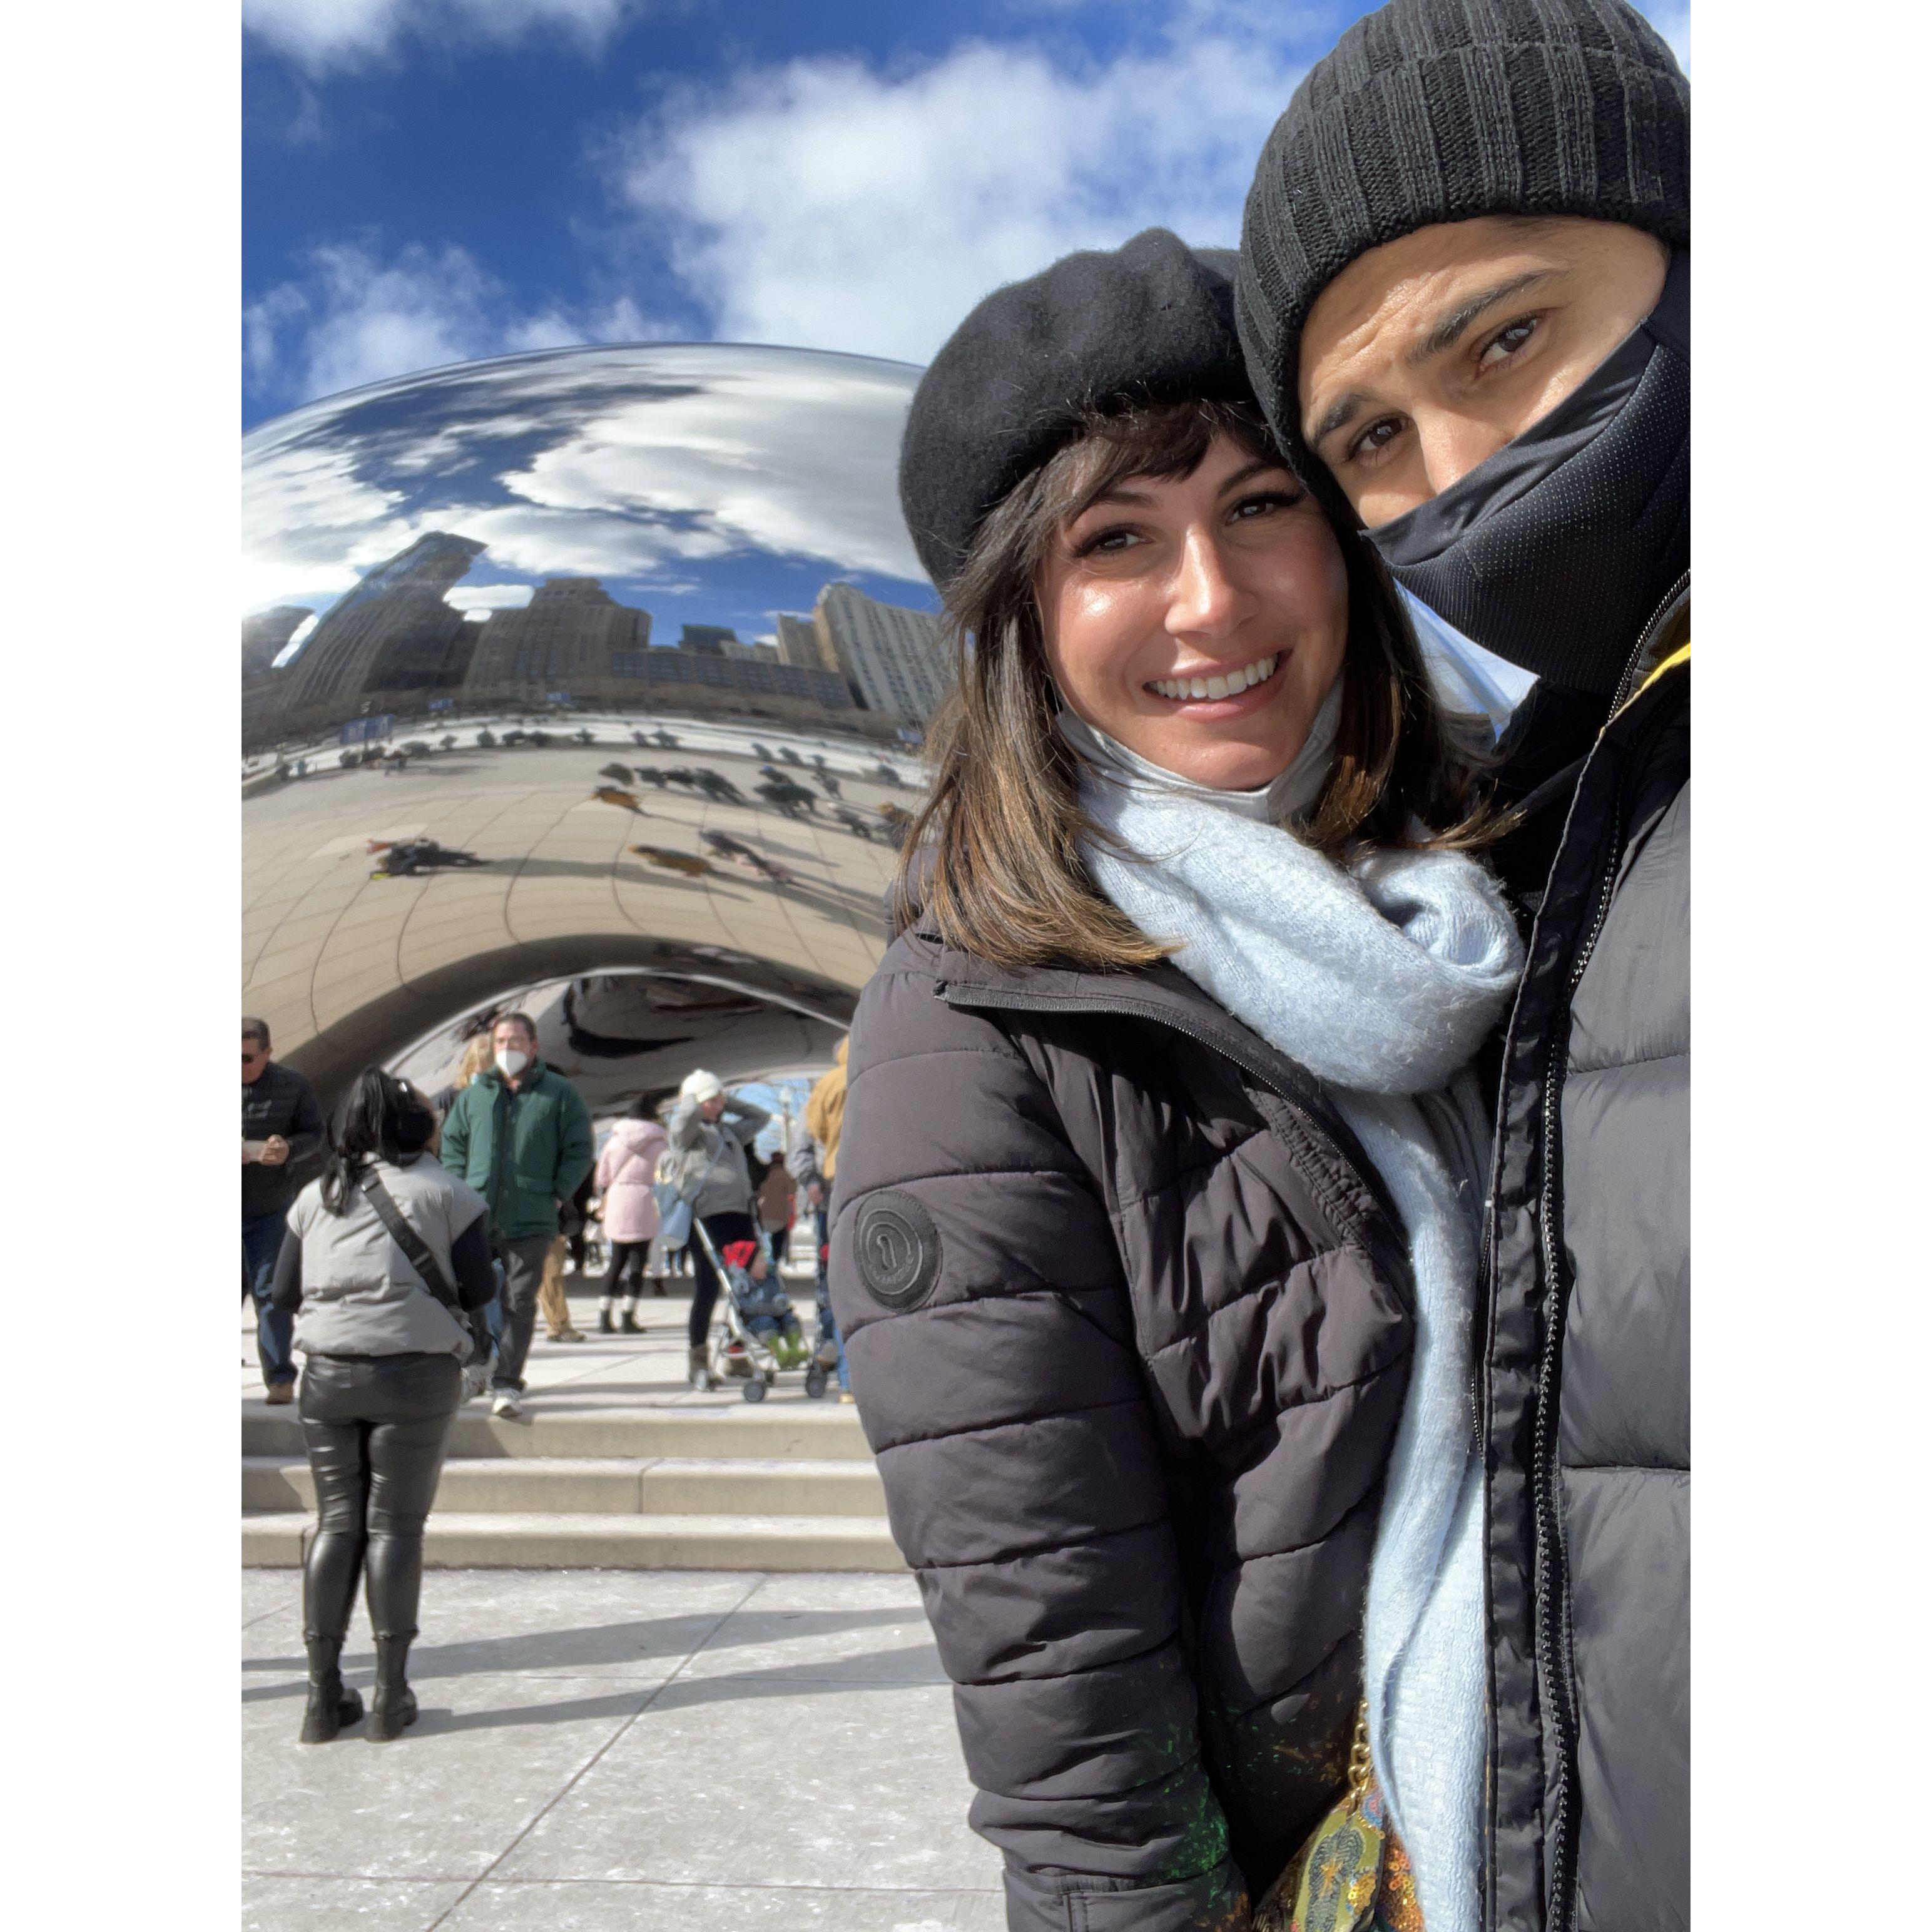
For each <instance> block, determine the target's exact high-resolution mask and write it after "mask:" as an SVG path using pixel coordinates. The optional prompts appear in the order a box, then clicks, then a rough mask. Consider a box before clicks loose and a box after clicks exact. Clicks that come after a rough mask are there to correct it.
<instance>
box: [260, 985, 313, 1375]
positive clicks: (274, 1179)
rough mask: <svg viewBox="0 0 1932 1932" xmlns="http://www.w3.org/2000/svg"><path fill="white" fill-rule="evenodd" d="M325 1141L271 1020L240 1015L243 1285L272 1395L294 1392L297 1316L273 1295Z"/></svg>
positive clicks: (307, 1089)
mask: <svg viewBox="0 0 1932 1932" xmlns="http://www.w3.org/2000/svg"><path fill="white" fill-rule="evenodd" d="M321 1145H322V1109H321V1108H320V1106H318V1105H317V1102H316V1097H315V1089H314V1088H313V1087H311V1085H309V1084H308V1080H307V1079H305V1077H304V1076H302V1075H301V1074H299V1073H297V1072H296V1070H295V1069H294V1068H293V1067H278V1066H277V1065H276V1064H275V1062H274V1061H272V1059H271V1058H269V1023H268V1022H267V1021H266V1020H257V1019H245V1020H243V1022H242V1293H243V1294H244V1295H248V1296H251V1297H252V1298H253V1299H254V1304H255V1349H256V1353H257V1355H258V1356H259V1357H260V1360H261V1364H262V1380H263V1382H264V1383H265V1384H266V1385H267V1389H268V1397H267V1399H268V1400H269V1401H270V1402H274V1403H284V1402H293V1400H295V1393H296V1362H295V1352H294V1349H293V1346H292V1344H293V1338H294V1334H295V1317H294V1316H292V1315H288V1314H285V1313H283V1312H282V1310H280V1309H278V1308H277V1307H275V1305H274V1304H273V1303H272V1301H270V1300H269V1290H270V1289H271V1288H272V1286H273V1285H274V1277H275V1257H276V1256H277V1255H278V1254H280V1253H281V1248H282V1236H283V1235H284V1232H286V1231H287V1226H288V1213H289V1208H290V1205H291V1204H292V1203H293V1201H294V1200H295V1198H296V1193H297V1191H298V1190H299V1188H300V1187H301V1185H302V1175H301V1173H300V1172H299V1166H300V1163H302V1161H303V1160H305V1159H306V1158H307V1157H308V1156H309V1155H311V1154H314V1152H315V1151H316V1150H317V1148H319V1147H320V1146H321Z"/></svg>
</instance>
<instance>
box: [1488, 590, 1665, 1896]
mask: <svg viewBox="0 0 1932 1932" xmlns="http://www.w3.org/2000/svg"><path fill="white" fill-rule="evenodd" d="M1689 627H1690V609H1689V597H1688V589H1687V591H1686V592H1685V595H1684V596H1683V598H1682V599H1681V600H1680V601H1679V602H1678V603H1676V604H1673V605H1670V606H1668V607H1667V608H1666V610H1664V611H1663V612H1661V613H1660V614H1659V616H1658V619H1657V620H1656V622H1655V625H1653V630H1654V631H1655V633H1656V634H1655V637H1654V638H1652V639H1648V640H1646V641H1645V642H1644V643H1643V644H1642V645H1641V646H1640V651H1639V652H1638V654H1637V655H1635V656H1634V658H1633V665H1634V666H1635V665H1636V664H1639V663H1640V662H1641V661H1644V660H1645V659H1646V658H1653V659H1654V658H1656V657H1657V656H1658V655H1660V654H1661V653H1664V652H1670V651H1672V650H1673V649H1674V648H1675V647H1676V646H1677V645H1679V643H1687V640H1688V634H1689ZM1687 648H1688V643H1687ZM1690 772H1691V667H1690V664H1689V662H1688V658H1686V659H1685V660H1684V661H1667V664H1666V665H1665V666H1664V667H1663V668H1661V669H1660V670H1658V672H1657V673H1656V675H1655V677H1654V678H1653V679H1652V681H1651V682H1649V683H1648V684H1646V685H1644V686H1643V688H1642V689H1641V690H1640V691H1639V693H1638V694H1637V696H1636V697H1634V698H1633V699H1632V700H1631V701H1630V703H1628V704H1626V705H1625V706H1623V707H1622V708H1621V709H1619V711H1618V712H1617V713H1616V715H1615V717H1614V718H1612V719H1611V721H1610V723H1609V724H1607V726H1606V727H1605V728H1604V730H1603V731H1602V732H1601V735H1599V736H1596V737H1595V739H1594V742H1592V744H1591V745H1590V746H1589V750H1588V754H1587V757H1586V758H1585V759H1584V760H1583V761H1582V763H1580V766H1577V767H1574V768H1571V769H1566V770H1565V771H1564V772H1561V773H1560V774H1559V775H1557V776H1556V777H1554V778H1552V779H1550V781H1547V782H1546V783H1545V784H1542V785H1541V786H1539V787H1538V788H1537V789H1536V790H1535V791H1534V792H1532V793H1531V794H1529V800H1528V802H1527V803H1526V810H1525V818H1526V822H1525V824H1524V826H1523V831H1522V832H1521V833H1520V835H1519V839H1520V841H1522V843H1523V846H1524V848H1525V849H1524V850H1522V851H1520V852H1519V851H1512V850H1510V849H1509V848H1508V847H1505V849H1504V850H1503V851H1502V853H1501V857H1502V861H1503V862H1504V865H1505V868H1517V869H1518V870H1519V871H1520V874H1521V877H1522V883H1523V895H1524V897H1525V898H1526V899H1528V900H1529V901H1531V902H1532V903H1533V904H1535V908H1536V911H1537V920H1536V928H1535V932H1534V934H1533V935H1532V939H1531V942H1530V948H1529V967H1528V969H1527V971H1526V972H1525V974H1524V976H1523V985H1522V988H1521V990H1520V992H1519V994H1518V996H1517V1004H1516V1010H1515V1012H1514V1014H1513V1015H1512V1016H1511V1022H1510V1027H1509V1032H1508V1038H1507V1040H1505V1043H1504V1046H1503V1049H1502V1082H1501V1085H1500V1088H1499V1106H1498V1127H1497V1136H1496V1147H1497V1158H1496V1175H1495V1181H1494V1183H1493V1196H1492V1199H1491V1202H1490V1230H1491V1239H1490V1243H1489V1244H1488V1265H1487V1272H1486V1277H1485V1280H1484V1295H1483V1302H1482V1306H1483V1308H1484V1313H1485V1315H1486V1316H1487V1346H1486V1349H1485V1351H1484V1354H1485V1360H1484V1365H1483V1373H1482V1386H1481V1391H1480V1398H1479V1399H1480V1402H1481V1414H1482V1419H1483V1427H1484V1451H1485V1455H1486V1458H1487V1483H1488V1495H1487V1505H1486V1512H1485V1514H1486V1520H1487V1525H1488V1534H1489V1602H1488V1622H1489V1646H1490V1693H1491V1695H1490V1708H1489V1719H1490V1738H1489V1756H1490V1766H1491V1777H1490V1784H1489V1790H1488V1796H1487V1820H1486V1825H1487V1839H1488V1845H1487V1852H1488V1856H1487V1860H1486V1864H1487V1870H1488V1873H1489V1890H1488V1896H1487V1899H1486V1901H1485V1911H1484V1925H1485V1927H1487V1928H1488V1932H1683V1928H1684V1927H1687V1926H1688V1924H1690V1922H1691V1790H1690V1758H1691V1678H1690V1662H1691V1660H1690V1635H1691V1630H1690V1624H1691V1616H1690V1612H1691V1260H1690V1253H1691V1250H1690V1200H1689V1194H1690V1166H1691V1160H1690V1122H1691V978H1690V923H1691V922H1690V906H1691V787H1690ZM1539 820H1542V821H1547V825H1548V827H1549V829H1548V830H1547V832H1545V831H1540V830H1539ZM1539 838H1541V839H1542V840H1544V842H1545V843H1546V844H1547V843H1548V842H1550V841H1553V843H1554V853H1553V858H1552V857H1550V856H1547V854H1546V853H1544V850H1542V848H1541V847H1540V846H1539V844H1538V840H1539Z"/></svg>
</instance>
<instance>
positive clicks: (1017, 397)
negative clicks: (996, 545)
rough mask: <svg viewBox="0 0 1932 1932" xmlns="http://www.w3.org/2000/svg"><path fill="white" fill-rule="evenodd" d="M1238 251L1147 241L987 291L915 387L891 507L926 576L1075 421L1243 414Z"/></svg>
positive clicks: (948, 571)
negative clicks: (1172, 411)
mask: <svg viewBox="0 0 1932 1932" xmlns="http://www.w3.org/2000/svg"><path fill="white" fill-rule="evenodd" d="M1234 275H1235V251H1233V250H1232V248H1189V247H1188V245H1187V243H1186V242H1183V241H1182V240H1181V238H1180V237H1179V236H1177V235H1174V234H1171V233H1169V231H1168V230H1167V229H1165V228H1150V229H1147V230H1146V231H1145V233H1142V234H1139V235H1136V236H1135V237H1134V238H1133V240H1132V241H1131V242H1127V243H1126V244H1125V245H1124V246H1122V247H1121V248H1113V249H1088V250H1084V251H1082V252H1081V253H1080V254H1074V255H1067V256H1063V257H1061V260H1058V262H1056V263H1054V265H1053V266H1052V268H1050V269H1046V270H1045V271H1043V272H1042V273H1041V274H1040V275H1034V276H1031V277H1030V278H1028V280H1027V281H1023V282H1010V283H1009V284H1007V287H1004V288H1003V289H996V290H994V292H993V293H992V294H991V295H989V296H987V298H986V300H985V301H984V302H981V303H980V305H979V307H978V308H976V309H974V311H973V313H972V314H971V315H969V316H968V317H967V318H966V320H965V321H964V322H962V323H961V324H960V325H959V327H958V328H957V329H955V330H954V331H953V335H952V338H951V339H950V341H948V342H947V344H946V346H945V347H944V348H943V349H942V350H940V352H939V353H938V355H937V356H935V357H934V358H933V359H932V366H931V367H930V368H929V369H928V370H927V371H926V374H925V375H924V376H923V377H921V378H920V379H919V388H918V390H917V391H916V393H915V394H914V395H913V399H912V409H911V411H910V413H909V414H908V415H907V418H906V426H905V436H904V440H903V441H902V442H901V444H900V446H899V503H900V505H901V508H903V509H904V512H905V520H906V527H907V529H909V530H910V532H912V540H913V546H914V547H915V548H916V550H918V552H919V561H920V562H921V563H922V564H924V565H925V566H926V571H927V573H928V574H929V575H930V576H931V577H932V580H933V582H934V583H935V584H937V585H938V586H939V587H940V589H941V590H944V589H945V588H946V586H947V585H948V584H949V583H950V582H951V581H952V580H953V577H955V576H956V574H958V572H959V567H960V565H962V563H963V562H965V559H966V553H967V552H968V550H969V549H971V547H972V543H973V539H974V537H975V536H977V535H978V534H979V529H980V524H981V523H983V521H984V520H985V519H986V516H987V515H988V514H989V512H990V511H992V509H993V508H995V505H997V504H998V502H1000V500H1001V498H1003V497H1004V496H1006V494H1007V492H1008V491H1009V490H1011V489H1012V488H1013V487H1014V485H1015V484H1017V483H1019V481H1021V480H1022V478H1025V477H1027V476H1028V475H1031V474H1032V472H1034V470H1036V469H1038V468H1039V467H1040V466H1041V464H1043V463H1046V461H1048V460H1049V458H1052V456H1054V455H1055V454H1056V453H1057V452H1058V451H1059V450H1061V449H1063V448H1064V447H1065V446H1066V445H1067V443H1069V442H1070V441H1071V440H1073V437H1074V435H1075V434H1076V432H1077V430H1078V428H1079V418H1080V417H1081V416H1082V414H1085V413H1092V412H1094V411H1096V410H1098V411H1100V412H1102V413H1106V412H1108V411H1110V410H1115V409H1121V408H1124V407H1130V406H1131V405H1132V404H1136V403H1139V402H1151V403H1162V402H1187V401H1194V400H1196V398H1200V399H1204V400H1205V399H1210V398H1211V399H1214V400H1217V401H1240V402H1250V403H1251V402H1253V400H1254V392H1253V389H1252V388H1251V387H1250V385H1249V382H1248V378H1247V371H1246V370H1245V369H1244V367H1243V365H1242V361H1241V344H1240V341H1238V338H1237V337H1236V335H1235V317H1234Z"/></svg>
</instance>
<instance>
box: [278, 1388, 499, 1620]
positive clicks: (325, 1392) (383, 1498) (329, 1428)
mask: <svg viewBox="0 0 1932 1932" xmlns="http://www.w3.org/2000/svg"><path fill="white" fill-rule="evenodd" d="M462 1399H463V1371H462V1370H461V1369H460V1368H459V1367H458V1366H457V1361H456V1358H455V1356H454V1355H374V1356H369V1355H311V1356H310V1357H309V1358H308V1368H307V1370H306V1373H305V1374H304V1375H303V1376H302V1399H301V1406H300V1410H299V1413H300V1415H301V1417H302V1434H303V1436H305V1438H306V1439H307V1441H308V1465H309V1467H310V1469H312V1470H313V1471H314V1472H315V1499H316V1528H315V1535H314V1538H313V1540H312V1541H311V1543H310V1544H309V1547H308V1559H307V1560H306V1561H305V1563H304V1564H303V1565H302V1625H303V1628H304V1631H305V1634H306V1635H308V1637H335V1638H337V1639H338V1640H339V1639H341V1638H343V1637H347V1635H348V1634H349V1613H350V1610H351V1608H352V1607H353V1606H354V1604H355V1601H356V1577H357V1575H358V1574H362V1577H364V1579H365V1586H366V1589H367V1591H368V1601H369V1622H370V1624H371V1626H372V1627H373V1628H374V1631H375V1634H377V1636H378V1637H403V1638H409V1637H414V1636H415V1635H416V1605H417V1603H418V1601H419V1599H420V1598H421V1596H422V1539H423V1523H424V1520H425V1518H426V1517H428V1514H429V1511H430V1505H431V1503H433V1502H434V1501H435V1500H436V1484H437V1477H438V1475H440V1473H441V1472H442V1469H443V1445H444V1442H446V1439H448V1437H449V1425H450V1423H451V1421H452V1419H453V1418H455V1414H456V1411H457V1409H458V1406H459V1405H460V1403H461V1401H462Z"/></svg>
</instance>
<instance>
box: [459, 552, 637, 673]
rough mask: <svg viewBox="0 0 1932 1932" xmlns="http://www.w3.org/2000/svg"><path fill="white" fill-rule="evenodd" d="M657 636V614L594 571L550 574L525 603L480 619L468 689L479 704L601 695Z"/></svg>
mask: <svg viewBox="0 0 1932 1932" xmlns="http://www.w3.org/2000/svg"><path fill="white" fill-rule="evenodd" d="M650 641H651V613H649V611H648V610H636V609H634V608H632V607H631V606H630V605H628V604H619V602H618V601H617V600H616V598H614V597H612V596H611V595H610V594H609V593H608V592H607V591H606V590H605V589H604V586H603V585H602V584H601V583H599V582H598V580H597V579H596V578H595V577H546V578H545V579H544V581H543V582H542V583H539V584H538V586H537V587H536V589H535V591H534V592H532V593H531V596H530V601H529V602H528V603H527V604H524V605H523V606H522V607H521V608H520V609H519V608H514V607H513V608H511V609H509V610H493V611H491V612H490V614H489V616H488V617H487V619H484V622H483V624H482V625H481V634H480V635H479V636H478V638H477V640H476V649H475V656H474V657H473V658H472V660H471V662H470V666H469V676H467V677H466V679H464V681H463V696H464V697H465V698H466V699H467V700H469V701H470V702H471V703H540V702H541V701H542V700H543V699H544V697H545V696H546V695H547V694H549V693H550V692H552V691H569V692H571V694H573V695H574V696H577V697H591V698H596V697H604V695H606V694H607V693H608V691H609V689H610V684H611V682H612V680H613V679H615V678H617V677H619V676H622V675H623V674H624V673H622V671H620V670H619V669H618V668H617V666H618V664H619V663H620V662H622V661H624V660H625V659H626V658H628V656H629V655H630V654H631V653H633V652H637V651H640V650H643V649H647V648H648V647H649V643H650Z"/></svg>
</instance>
